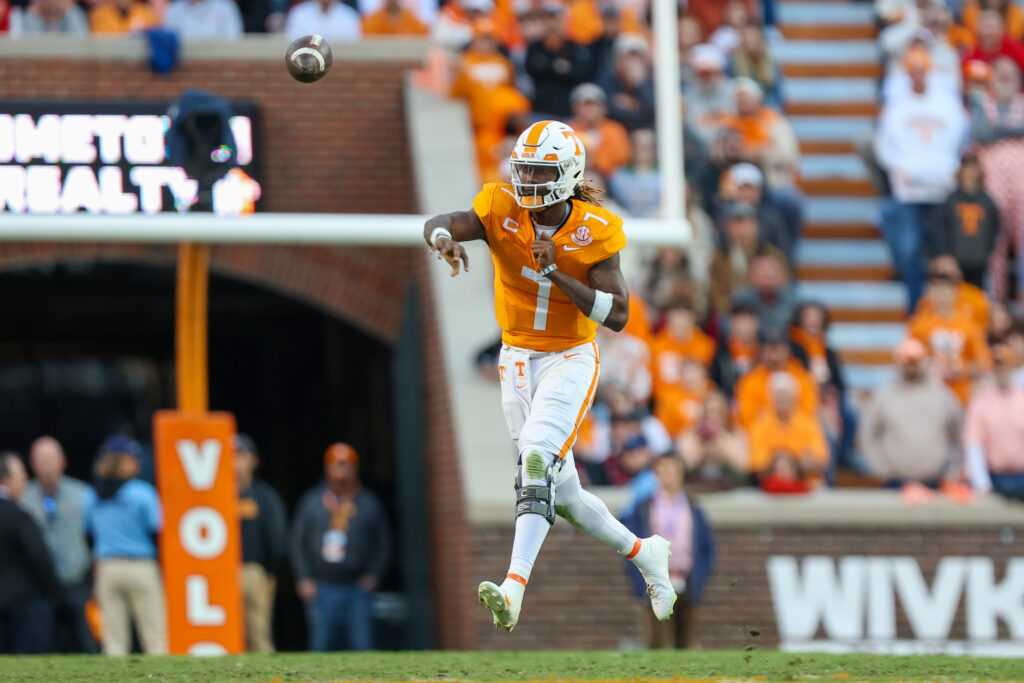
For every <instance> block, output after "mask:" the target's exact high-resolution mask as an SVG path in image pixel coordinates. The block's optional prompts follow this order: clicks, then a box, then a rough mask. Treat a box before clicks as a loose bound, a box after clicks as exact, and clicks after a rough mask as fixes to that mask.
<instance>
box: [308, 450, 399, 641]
mask: <svg viewBox="0 0 1024 683" xmlns="http://www.w3.org/2000/svg"><path fill="white" fill-rule="evenodd" d="M323 460H324V481H323V482H321V483H320V484H319V485H317V486H315V487H313V488H312V489H310V490H309V491H307V492H306V494H305V495H303V496H302V499H301V500H300V501H299V505H298V507H297V508H296V512H295V520H294V521H293V523H292V529H291V548H290V553H289V557H290V559H291V565H292V571H293V572H294V573H295V578H296V587H295V589H296V592H297V593H298V594H299V597H300V598H301V599H302V600H303V602H305V603H306V621H307V623H308V626H309V649H310V650H313V651H316V652H330V651H333V650H338V649H348V650H370V649H372V648H373V609H372V608H373V595H372V593H373V592H374V591H376V590H377V588H378V587H379V586H380V583H381V581H382V580H383V578H384V576H385V574H386V572H387V569H388V566H389V564H390V560H391V531H390V529H389V527H388V521H387V517H386V514H385V510H384V506H383V505H382V504H381V502H380V500H379V499H378V498H377V496H375V495H374V494H373V493H371V492H370V491H369V490H367V489H365V488H363V485H362V483H361V482H360V480H359V454H358V453H357V452H356V450H355V448H353V447H352V446H350V445H349V444H347V443H333V444H331V445H330V446H328V447H327V450H326V451H325V452H324V458H323Z"/></svg>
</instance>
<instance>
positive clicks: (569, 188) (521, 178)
mask: <svg viewBox="0 0 1024 683" xmlns="http://www.w3.org/2000/svg"><path fill="white" fill-rule="evenodd" d="M572 167H573V162H572V161H571V160H564V161H561V162H558V161H533V160H531V161H525V160H521V159H513V160H512V186H513V187H514V188H515V192H516V201H517V202H518V203H519V206H521V207H523V208H524V209H529V210H536V209H543V208H545V207H548V206H551V205H553V204H557V203H559V202H562V201H565V200H566V199H569V197H571V196H572V193H573V191H574V190H575V189H576V184H577V182H578V181H579V180H578V179H577V178H573V177H571V176H570V175H569V173H570V172H571V170H572Z"/></svg>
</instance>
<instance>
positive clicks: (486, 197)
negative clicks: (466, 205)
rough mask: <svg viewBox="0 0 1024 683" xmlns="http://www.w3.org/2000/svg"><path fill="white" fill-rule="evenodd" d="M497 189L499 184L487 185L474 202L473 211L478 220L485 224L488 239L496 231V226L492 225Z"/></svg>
mask: <svg viewBox="0 0 1024 683" xmlns="http://www.w3.org/2000/svg"><path fill="white" fill-rule="evenodd" d="M497 189H498V185H497V183H487V184H486V185H484V186H483V188H482V189H481V190H480V192H479V193H478V194H477V195H476V198H475V199H474V200H473V211H474V212H475V213H476V215H477V218H479V219H480V222H481V223H483V224H484V229H485V230H486V231H487V236H488V237H490V235H491V234H492V232H493V231H494V226H493V225H492V223H493V217H494V193H495V192H496V191H497Z"/></svg>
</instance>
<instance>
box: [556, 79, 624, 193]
mask: <svg viewBox="0 0 1024 683" xmlns="http://www.w3.org/2000/svg"><path fill="white" fill-rule="evenodd" d="M569 103H570V104H571V105H572V113H573V118H572V120H571V121H569V125H570V126H572V129H573V130H575V131H576V134H577V135H578V136H579V137H580V140H582V141H583V145H584V147H585V148H586V150H587V161H588V162H590V164H591V165H592V166H593V167H594V168H595V169H597V171H598V173H600V174H601V175H603V176H605V177H608V176H610V175H611V174H613V173H615V171H617V170H619V169H620V168H622V167H623V166H625V165H626V164H627V163H629V157H630V155H631V153H632V145H631V143H630V140H629V133H627V132H626V128H625V127H624V126H623V125H622V124H621V123H619V122H618V121H614V120H612V119H610V118H608V98H607V97H606V96H605V93H604V90H603V89H602V88H601V86H599V85H596V84H594V83H581V84H580V85H577V86H576V87H575V88H573V91H572V93H571V94H570V95H569Z"/></svg>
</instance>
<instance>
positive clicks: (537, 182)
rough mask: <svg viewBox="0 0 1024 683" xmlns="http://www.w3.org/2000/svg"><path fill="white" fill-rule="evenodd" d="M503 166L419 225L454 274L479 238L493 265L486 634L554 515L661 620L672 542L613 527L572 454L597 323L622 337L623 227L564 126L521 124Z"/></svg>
mask: <svg viewBox="0 0 1024 683" xmlns="http://www.w3.org/2000/svg"><path fill="white" fill-rule="evenodd" d="M511 164H512V183H511V185H506V184H488V185H485V186H484V188H483V189H482V190H481V191H480V194H478V195H477V197H476V199H475V200H474V201H473V207H472V209H470V210H469V211H456V212H454V213H448V214H444V215H441V216H436V217H434V218H431V219H430V220H429V221H427V223H426V225H425V226H424V229H423V237H424V239H426V241H427V244H429V245H430V247H431V249H432V250H434V251H435V252H436V253H437V255H438V258H444V259H445V260H446V261H447V262H448V264H449V265H450V266H451V268H452V275H453V276H455V275H458V273H459V270H460V267H465V268H466V269H467V270H468V269H469V258H468V256H467V254H466V251H465V249H463V247H462V245H461V244H460V243H461V242H465V241H467V240H484V241H485V242H486V243H487V245H488V246H489V247H490V250H491V256H492V258H493V260H494V271H495V276H494V298H495V314H496V315H497V318H498V324H499V326H500V327H501V329H502V348H501V354H500V356H499V361H498V366H499V367H498V370H499V376H500V381H501V406H502V410H503V412H504V414H505V421H506V423H507V425H508V431H509V434H510V435H511V437H512V439H513V440H514V441H515V443H516V447H517V449H518V451H519V463H518V467H517V470H516V477H515V489H516V507H515V514H516V532H515V540H514V542H513V545H512V560H511V562H510V563H509V568H508V574H507V575H506V576H505V579H504V580H503V581H502V582H501V583H500V584H496V583H492V582H490V581H484V582H483V583H481V584H480V587H479V589H478V595H479V598H480V602H482V603H483V604H484V605H486V606H487V608H488V609H489V610H490V611H491V612H492V613H493V615H494V624H495V626H496V627H498V628H504V629H506V630H508V631H511V630H512V629H514V628H515V627H516V624H517V623H518V622H519V614H520V610H521V609H522V604H523V596H524V594H525V591H526V586H527V584H528V583H529V580H530V573H531V571H532V570H533V564H534V562H535V561H536V559H537V554H538V553H539V552H540V548H541V545H543V543H544V539H545V537H546V536H547V533H548V529H549V528H550V526H551V525H552V524H554V521H555V516H556V515H557V516H561V517H562V518H564V519H565V520H567V521H568V522H569V523H571V524H572V525H573V526H575V527H576V528H578V529H580V530H582V531H584V532H586V533H587V534H589V535H590V536H592V537H594V538H596V539H597V540H599V541H601V542H603V543H606V544H607V545H609V546H611V547H612V548H614V549H615V550H617V551H618V552H619V553H620V554H621V555H623V556H625V557H627V558H629V559H630V560H631V561H632V562H633V563H634V564H635V565H636V566H637V568H638V569H639V570H640V573H641V574H642V575H643V577H644V580H645V581H646V582H647V592H648V594H649V595H650V597H651V606H652V608H653V610H654V613H655V615H656V616H657V617H658V618H659V619H661V620H663V621H664V620H666V619H668V618H669V617H670V616H671V614H672V607H673V605H674V604H675V600H676V593H675V590H673V588H672V584H671V582H670V581H669V575H668V558H669V556H670V554H671V553H670V552H669V543H668V541H666V540H665V539H663V538H661V537H660V536H652V537H650V538H644V539H639V538H637V537H636V536H635V535H634V534H633V533H631V532H630V531H629V530H628V529H626V527H624V526H623V525H622V524H621V523H620V522H619V521H618V520H616V519H615V517H613V516H612V514H611V513H610V512H609V511H608V508H607V507H606V506H605V504H604V503H603V502H602V501H601V499H599V498H598V497H596V496H594V495H593V494H591V493H590V492H588V491H585V490H583V488H582V487H581V486H580V480H579V476H578V475H577V474H576V467H575V464H574V463H573V454H572V446H573V444H574V443H575V442H576V435H577V432H578V430H579V427H580V424H581V423H582V422H583V418H584V417H586V414H587V411H588V410H589V409H590V404H591V403H592V402H593V400H594V393H595V391H596V390H597V382H598V377H599V374H600V373H599V362H600V359H599V354H598V349H597V344H596V343H595V342H594V337H595V333H596V331H597V326H598V325H604V326H606V327H608V328H610V329H612V330H615V331H619V330H621V329H622V328H623V327H624V326H625V324H626V321H627V319H628V316H629V292H628V291H627V289H626V282H625V279H624V278H623V276H622V271H621V270H620V269H619V251H621V250H622V249H623V248H624V247H625V246H626V237H625V235H624V234H623V231H622V219H621V218H619V217H618V216H616V215H615V214H613V213H611V212H609V211H606V210H605V209H603V208H601V207H600V206H598V205H597V202H596V201H595V200H594V199H593V197H592V196H591V191H590V190H589V188H588V187H587V186H586V185H585V184H584V182H583V169H584V168H585V166H586V152H585V151H584V149H583V145H582V143H581V142H580V140H579V138H578V137H577V136H576V133H575V132H574V131H573V129H572V128H570V127H569V126H567V125H566V124H564V123H561V122H558V121H540V122H538V123H535V124H533V125H532V126H530V128H528V129H527V130H526V131H524V132H523V134H522V135H520V136H519V139H518V141H517V142H516V145H515V148H514V150H513V152H512V159H511Z"/></svg>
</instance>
